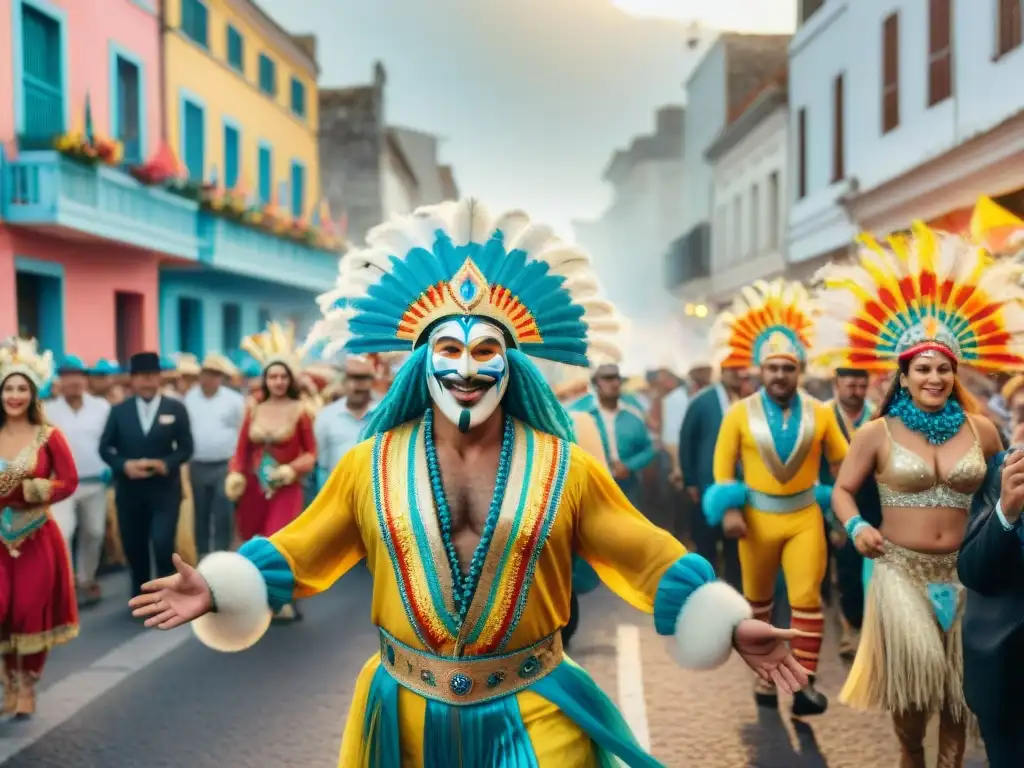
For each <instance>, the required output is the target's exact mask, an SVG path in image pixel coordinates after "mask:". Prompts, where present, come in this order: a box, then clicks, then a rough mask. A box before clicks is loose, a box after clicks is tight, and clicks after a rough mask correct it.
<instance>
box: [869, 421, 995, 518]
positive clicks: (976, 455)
mask: <svg viewBox="0 0 1024 768" xmlns="http://www.w3.org/2000/svg"><path fill="white" fill-rule="evenodd" d="M882 423H883V424H885V432H886V434H887V435H888V436H889V460H888V461H887V462H886V465H885V467H884V468H883V469H882V471H881V472H879V473H878V474H876V475H875V479H876V480H877V482H878V495H879V497H880V498H881V501H882V506H883V507H947V508H950V509H963V510H967V509H970V508H971V501H972V499H973V497H974V494H975V493H977V491H978V489H979V488H981V486H982V483H984V481H985V474H986V472H987V471H988V467H987V464H986V463H985V454H984V453H983V452H982V450H981V442H980V441H979V440H978V434H977V432H975V433H974V442H973V443H972V444H971V447H970V449H969V450H968V451H967V453H965V454H964V455H963V456H961V457H960V460H959V461H957V463H956V465H955V466H954V467H953V469H952V470H951V471H950V472H949V474H948V475H947V476H946V477H945V478H940V477H939V475H938V471H937V470H936V469H935V467H934V466H933V465H932V464H931V463H930V462H928V461H925V460H924V459H922V458H921V457H920V456H918V455H917V454H916V453H914V452H913V451H912V450H910V449H909V448H907V447H906V446H903V445H900V444H899V443H898V442H896V441H895V440H894V439H893V437H892V433H891V432H890V431H889V424H888V422H887V421H886V420H885V419H883V420H882ZM968 423H969V424H971V430H972V431H973V430H974V425H973V423H971V421H970V419H968Z"/></svg>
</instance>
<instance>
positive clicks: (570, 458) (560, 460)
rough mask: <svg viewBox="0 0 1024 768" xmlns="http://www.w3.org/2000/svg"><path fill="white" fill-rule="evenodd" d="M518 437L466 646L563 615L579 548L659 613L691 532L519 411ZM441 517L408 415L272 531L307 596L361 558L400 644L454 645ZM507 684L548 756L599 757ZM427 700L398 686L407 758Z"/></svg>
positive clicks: (355, 761)
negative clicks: (659, 515)
mask: <svg viewBox="0 0 1024 768" xmlns="http://www.w3.org/2000/svg"><path fill="white" fill-rule="evenodd" d="M514 446H515V447H514V449H513V460H512V462H511V470H510V474H509V478H508V483H507V489H508V490H507V492H506V494H505V497H504V503H503V505H502V508H501V515H500V518H499V522H498V525H497V527H496V529H495V532H494V536H493V538H492V540H491V544H490V547H489V549H488V553H487V557H486V560H485V563H484V567H483V569H482V575H481V578H480V582H479V585H478V587H477V589H476V592H475V597H474V599H473V602H472V606H471V608H470V610H469V613H468V616H467V621H466V623H467V625H468V626H470V627H473V628H474V629H473V631H472V632H470V633H469V634H468V636H467V637H466V639H467V642H466V644H465V646H464V648H465V650H464V654H465V655H467V656H474V655H484V654H495V653H499V652H506V651H515V650H517V649H521V648H526V647H528V646H531V645H533V644H535V643H537V642H538V641H541V640H542V639H544V638H546V637H548V636H551V635H553V634H554V633H555V632H557V631H558V630H559V629H560V628H561V627H563V626H565V624H566V623H567V621H568V619H569V597H570V588H571V583H572V558H573V552H574V550H575V551H576V552H578V553H579V554H581V555H582V556H583V557H584V558H585V559H586V560H587V561H588V562H589V563H590V564H591V565H592V566H593V567H594V568H595V569H596V570H597V572H598V573H599V575H600V576H601V578H602V580H603V581H604V582H605V584H606V585H608V586H609V587H610V588H611V589H612V590H614V591H615V592H616V593H617V594H618V595H619V596H620V597H622V598H623V599H625V600H626V601H627V602H629V603H630V604H632V605H633V606H635V607H636V608H638V609H640V610H643V611H646V612H648V613H651V612H652V611H653V606H654V596H655V592H656V590H657V588H658V584H659V581H660V580H661V578H662V576H663V575H664V574H665V573H666V571H667V570H668V569H669V568H670V567H671V566H672V565H673V564H674V563H676V561H678V560H679V559H680V558H681V557H682V556H683V555H684V554H686V549H685V548H684V547H683V545H682V544H680V543H679V542H678V541H676V540H675V539H674V538H673V537H672V536H671V535H670V534H668V533H667V532H665V531H663V530H661V529H659V528H656V527H655V526H653V525H652V524H651V523H649V522H648V521H647V520H646V518H644V517H643V516H642V515H641V514H640V513H639V512H637V511H636V510H635V509H634V508H633V507H632V506H631V505H630V504H629V502H628V501H627V500H626V497H625V496H624V495H623V493H622V491H621V490H619V487H618V485H617V484H616V483H615V481H614V480H613V479H612V478H611V476H610V475H609V474H608V472H607V470H605V469H603V468H602V467H601V466H600V464H599V463H598V461H597V460H596V459H594V458H593V457H592V456H590V455H588V454H587V453H586V452H585V451H584V450H582V449H581V448H579V447H577V446H574V445H569V444H567V443H565V442H563V441H561V440H559V439H557V438H555V437H553V436H551V435H548V434H545V433H542V432H538V431H536V430H533V429H531V428H529V427H527V426H525V425H523V424H521V423H516V425H515V441H514ZM410 470H411V472H410ZM437 520H438V517H437V511H436V507H435V505H434V501H433V496H432V492H431V487H430V480H429V475H428V472H427V459H426V449H425V440H424V434H423V430H422V428H421V425H420V422H413V423H409V424H406V425H403V426H401V427H398V428H397V429H395V430H392V431H391V432H388V433H386V434H385V435H383V436H380V437H379V438H376V439H374V440H369V441H366V442H364V443H362V444H360V445H359V446H357V447H356V448H354V449H353V450H351V451H349V453H348V454H346V456H345V457H344V458H343V459H342V460H341V462H339V464H338V466H337V467H336V468H335V470H334V472H333V473H332V475H331V477H330V479H329V480H328V482H327V484H326V485H325V486H324V488H323V490H322V491H321V492H320V494H319V496H318V497H317V498H316V500H315V501H314V502H313V504H312V506H310V508H309V509H308V510H306V512H305V513H304V514H302V515H301V516H300V517H299V518H297V519H296V520H295V521H294V522H293V523H291V524H290V525H288V526H287V527H285V528H284V529H282V530H281V531H279V532H278V533H276V534H274V535H273V536H272V537H270V543H271V544H272V545H273V547H274V548H275V549H276V550H277V552H279V553H280V554H281V555H282V556H283V557H284V559H285V560H286V561H287V564H288V567H289V568H290V570H291V575H292V577H293V579H294V596H295V597H299V598H301V597H308V596H310V595H314V594H316V593H318V592H321V591H323V590H325V589H327V588H328V587H330V586H331V585H332V584H333V583H334V582H335V581H336V580H337V579H338V578H340V577H341V576H342V575H343V574H344V573H345V572H346V571H348V570H349V569H350V568H352V567H353V566H355V565H356V564H357V563H359V562H360V561H361V560H362V559H363V558H365V559H366V564H367V566H368V568H369V569H370V572H371V573H372V574H373V584H374V586H373V601H372V608H371V615H370V620H371V621H372V622H373V623H374V624H375V625H377V626H379V627H381V628H383V629H384V630H386V631H387V633H389V634H390V635H391V637H393V638H394V639H395V640H397V641H399V642H400V643H403V644H405V645H407V646H410V647H411V648H414V649H424V650H427V651H430V652H433V653H436V654H440V655H446V654H451V653H452V651H453V649H454V647H455V644H456V634H457V631H458V628H457V626H454V625H453V623H452V620H451V618H450V617H451V614H452V612H453V611H454V605H453V600H452V575H451V569H450V567H449V565H448V561H447V559H446V554H445V551H444V546H443V543H442V540H441V536H440V531H439V527H438V522H437ZM380 664H381V661H380V655H379V654H377V655H374V657H373V658H371V659H370V660H369V661H368V662H367V664H366V665H365V666H364V667H363V670H362V672H361V673H360V675H359V678H358V681H357V683H356V688H355V693H354V696H353V700H352V708H351V711H350V713H349V718H348V723H347V725H346V728H345V735H344V739H343V741H342V748H341V757H340V762H339V766H342V767H343V768H353V767H354V766H361V765H363V764H364V761H365V752H364V750H365V745H364V744H363V728H364V718H365V715H366V704H367V697H368V693H369V690H370V686H371V681H372V679H373V677H374V674H375V672H376V671H377V668H378V667H379V666H380ZM510 695H514V696H515V697H516V699H517V703H518V707H519V711H520V713H521V715H522V720H523V724H524V726H525V728H526V731H527V733H528V735H529V739H530V743H531V744H532V747H533V751H534V753H535V755H536V759H537V764H538V765H539V766H540V768H590V766H596V765H597V762H596V761H597V748H596V747H595V746H594V744H593V743H592V742H591V739H590V737H589V736H588V735H587V734H586V733H584V732H583V731H582V730H581V728H580V727H579V726H578V725H576V724H575V723H574V722H573V721H571V720H570V719H569V718H568V717H566V716H565V715H564V714H563V713H562V712H560V711H559V710H558V708H557V707H556V706H555V705H554V704H552V703H551V702H550V701H548V700H547V699H545V698H542V697H541V696H539V695H537V694H535V693H532V692H530V691H528V690H522V691H519V692H518V693H514V694H510ZM425 709H426V700H425V699H424V698H423V697H422V696H420V695H418V694H417V693H414V692H412V691H410V690H408V689H405V688H400V689H399V700H398V710H399V717H400V731H401V755H402V758H401V768H405V767H410V768H411V767H413V766H415V768H419V767H420V766H422V765H423V764H424V749H423V745H424V735H423V730H424V719H425ZM388 768H391V767H390V766H389V767H388ZM394 768H400V767H399V766H395V767H394ZM467 768H468V767H467ZM481 768H483V767H482V766H481Z"/></svg>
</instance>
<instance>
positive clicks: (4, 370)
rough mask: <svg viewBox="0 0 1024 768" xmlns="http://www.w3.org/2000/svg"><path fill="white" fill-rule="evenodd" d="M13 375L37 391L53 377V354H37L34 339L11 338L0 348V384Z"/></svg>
mask: <svg viewBox="0 0 1024 768" xmlns="http://www.w3.org/2000/svg"><path fill="white" fill-rule="evenodd" d="M15 373H20V374H21V375H23V376H25V377H26V378H27V379H29V380H30V381H31V382H32V383H33V384H34V385H35V387H36V389H37V390H40V389H42V388H43V385H44V384H46V382H48V381H49V380H50V379H51V378H52V377H53V353H52V352H50V351H49V350H47V351H46V352H42V353H40V352H39V345H38V344H37V342H36V340H35V339H31V340H28V339H18V338H12V339H9V340H7V341H6V342H5V343H4V344H3V345H2V346H0V384H2V383H3V382H5V381H7V378H8V377H9V376H11V375H13V374H15Z"/></svg>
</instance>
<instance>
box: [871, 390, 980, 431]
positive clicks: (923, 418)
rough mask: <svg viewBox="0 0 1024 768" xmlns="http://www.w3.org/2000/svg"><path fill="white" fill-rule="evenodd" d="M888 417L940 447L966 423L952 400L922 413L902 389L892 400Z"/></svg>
mask: <svg viewBox="0 0 1024 768" xmlns="http://www.w3.org/2000/svg"><path fill="white" fill-rule="evenodd" d="M889 415H890V416H895V417H896V418H898V419H899V420H900V421H902V422H903V426H905V427H906V428H907V429H909V430H912V431H914V432H919V433H921V434H922V435H924V436H925V437H926V438H927V439H928V442H929V443H931V444H932V445H942V444H943V443H945V442H946V441H947V440H951V439H952V438H954V437H955V436H956V435H957V434H958V433H959V432H960V428H961V427H962V426H963V425H964V422H965V421H967V414H966V413H964V409H963V408H962V407H961V406H960V403H958V402H957V401H956V400H954V399H953V398H949V399H948V400H946V404H945V405H944V406H942V408H940V409H939V410H937V411H922V410H921V409H920V408H918V407H917V406H916V405H914V401H913V400H912V399H911V397H910V394H909V393H908V392H907V390H906V389H903V388H901V389H900V391H899V392H897V393H896V397H894V398H893V401H892V404H891V405H890V406H889Z"/></svg>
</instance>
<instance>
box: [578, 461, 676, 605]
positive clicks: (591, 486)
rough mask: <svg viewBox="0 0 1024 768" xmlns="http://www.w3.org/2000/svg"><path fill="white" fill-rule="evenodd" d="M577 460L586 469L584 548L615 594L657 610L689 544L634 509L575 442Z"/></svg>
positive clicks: (581, 518) (581, 547) (581, 520)
mask: <svg viewBox="0 0 1024 768" xmlns="http://www.w3.org/2000/svg"><path fill="white" fill-rule="evenodd" d="M571 460H572V462H573V463H574V464H575V463H577V462H579V463H580V464H582V465H583V466H584V467H585V469H586V472H585V475H586V477H585V479H584V480H583V490H582V494H581V496H580V503H579V508H578V513H577V514H578V518H577V536H578V541H579V553H580V554H581V555H582V556H583V558H584V559H585V560H586V561H587V562H588V563H590V564H591V565H592V566H593V567H594V570H596V571H597V573H598V575H599V576H600V577H601V580H602V581H603V582H604V583H605V584H607V585H608V587H609V588H610V589H611V590H612V591H613V592H615V594H617V595H618V596H619V597H621V598H622V599H623V600H625V601H626V602H628V603H629V604H630V605H633V606H635V607H636V608H639V609H640V610H641V611H646V612H648V613H651V612H652V611H653V610H654V595H655V592H656V591H657V589H658V583H659V582H660V580H661V577H662V576H663V575H664V574H665V572H666V571H667V570H668V569H669V567H670V566H671V565H672V564H673V563H675V562H676V561H677V560H679V558H681V557H682V556H683V555H685V554H686V547H684V546H683V545H682V544H680V543H679V542H678V541H676V540H675V539H674V538H673V537H672V535H671V534H669V533H668V532H667V531H664V530H662V529H661V528H658V527H657V526H655V525H653V524H651V523H650V521H648V520H647V518H645V517H644V516H643V515H642V514H640V513H639V512H638V511H637V510H636V509H634V508H633V506H632V505H631V504H630V503H629V501H628V500H627V499H626V496H625V494H623V492H622V491H621V490H620V489H619V486H618V484H617V483H616V482H615V480H614V479H613V478H612V476H611V475H610V474H608V470H607V469H605V468H604V467H602V466H601V464H600V463H598V461H597V460H596V459H594V458H593V457H592V456H590V454H588V453H587V452H586V451H584V450H583V449H581V448H580V447H579V446H573V449H572V459H571Z"/></svg>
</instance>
